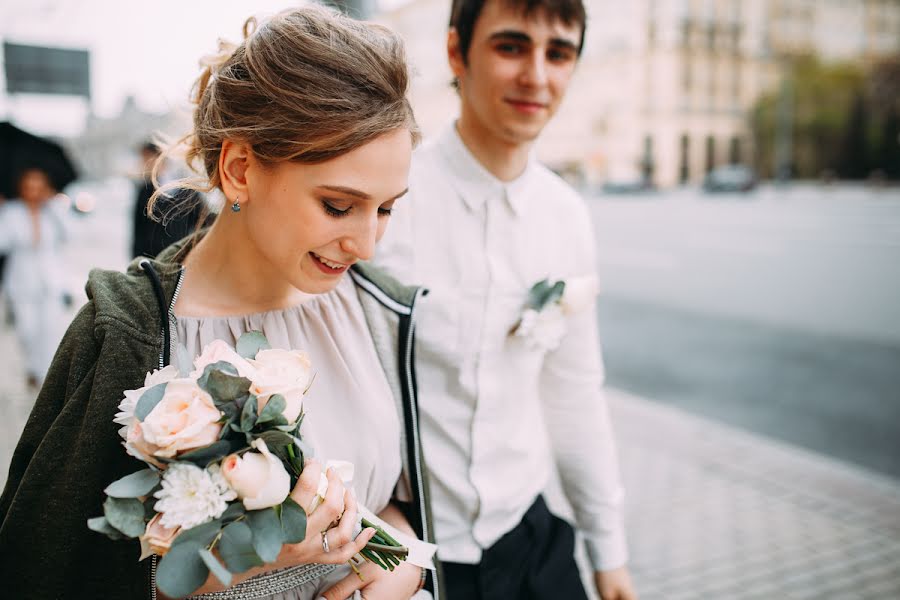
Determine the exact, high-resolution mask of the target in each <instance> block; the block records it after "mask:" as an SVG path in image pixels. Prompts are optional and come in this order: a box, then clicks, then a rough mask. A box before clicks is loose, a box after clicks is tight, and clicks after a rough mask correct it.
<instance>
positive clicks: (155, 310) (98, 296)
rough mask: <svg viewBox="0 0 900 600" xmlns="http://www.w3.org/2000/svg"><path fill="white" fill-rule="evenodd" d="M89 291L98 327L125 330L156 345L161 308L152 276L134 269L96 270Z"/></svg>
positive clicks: (93, 318) (89, 298)
mask: <svg viewBox="0 0 900 600" xmlns="http://www.w3.org/2000/svg"><path fill="white" fill-rule="evenodd" d="M85 292H86V293H87V298H88V303H89V304H90V305H91V307H92V310H91V315H92V320H93V323H92V324H93V326H94V327H95V328H96V327H101V328H104V329H110V328H112V329H125V330H127V331H128V332H129V333H130V334H133V335H135V336H137V338H138V339H140V340H141V341H145V342H147V343H152V344H155V343H156V341H157V338H158V336H159V331H158V330H159V328H160V326H161V324H160V308H159V302H158V300H157V298H156V293H155V290H154V288H153V284H152V282H151V280H150V278H149V276H148V275H146V274H143V273H141V272H140V270H139V269H133V268H129V269H128V271H126V272H121V271H110V270H104V269H92V270H91V272H90V275H88V280H87V284H86V285H85Z"/></svg>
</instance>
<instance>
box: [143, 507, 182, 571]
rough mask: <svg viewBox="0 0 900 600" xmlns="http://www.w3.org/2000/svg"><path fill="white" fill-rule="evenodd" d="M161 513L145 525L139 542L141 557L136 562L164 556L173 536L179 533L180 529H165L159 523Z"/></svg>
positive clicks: (173, 538) (170, 545) (173, 539)
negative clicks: (155, 556) (150, 557)
mask: <svg viewBox="0 0 900 600" xmlns="http://www.w3.org/2000/svg"><path fill="white" fill-rule="evenodd" d="M162 517H163V515H162V513H157V514H156V516H155V517H153V518H152V519H150V522H149V523H147V529H146V530H145V531H144V535H142V536H141V537H140V540H141V557H140V558H139V559H138V560H144V559H145V558H147V557H149V556H152V555H154V554H156V555H157V556H165V555H166V553H167V552H168V551H169V548H171V547H172V542H173V541H175V536H177V535H178V534H179V533H180V532H181V527H165V526H163V525H162V523H160V522H159V521H160V519H162Z"/></svg>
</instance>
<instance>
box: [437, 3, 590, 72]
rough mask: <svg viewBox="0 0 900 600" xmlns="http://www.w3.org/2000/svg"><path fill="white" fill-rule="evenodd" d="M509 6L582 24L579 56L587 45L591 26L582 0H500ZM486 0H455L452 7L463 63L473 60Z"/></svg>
mask: <svg viewBox="0 0 900 600" xmlns="http://www.w3.org/2000/svg"><path fill="white" fill-rule="evenodd" d="M500 1H501V2H503V3H505V4H506V5H507V6H509V7H512V8H517V9H519V10H521V11H522V14H524V15H526V16H531V15H533V14H535V13H537V12H541V13H543V14H544V15H545V16H546V17H547V18H550V19H559V20H560V21H562V22H563V23H565V24H566V25H573V24H574V25H580V26H581V39H580V41H579V42H578V55H579V56H580V55H581V50H582V48H584V31H585V28H586V27H587V14H586V13H585V10H584V4H583V3H582V0H500ZM484 3H485V0H453V5H452V6H451V8H450V27H454V28H456V32H457V33H458V34H459V49H460V51H461V52H462V58H463V62H465V63H468V61H469V46H470V45H471V44H472V32H473V31H475V22H476V21H477V20H478V16H479V15H480V14H481V10H482V9H483V8H484Z"/></svg>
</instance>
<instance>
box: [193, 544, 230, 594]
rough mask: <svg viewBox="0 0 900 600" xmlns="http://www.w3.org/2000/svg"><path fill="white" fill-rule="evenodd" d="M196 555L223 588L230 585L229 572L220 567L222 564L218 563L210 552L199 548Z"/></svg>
mask: <svg viewBox="0 0 900 600" xmlns="http://www.w3.org/2000/svg"><path fill="white" fill-rule="evenodd" d="M197 554H199V555H200V559H201V560H203V563H204V564H205V565H206V567H207V568H208V569H209V570H210V572H211V573H212V574H213V575H215V576H216V579H218V580H219V581H220V582H221V583H222V585H224V586H225V587H228V586H230V585H231V572H230V571H229V570H228V569H226V568H225V567H223V566H222V563H220V562H219V559H217V558H216V556H215V555H214V554H213V553H212V552H210V551H209V550H207V549H206V548H200V549H199V550H197Z"/></svg>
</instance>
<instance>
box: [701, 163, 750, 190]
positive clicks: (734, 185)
mask: <svg viewBox="0 0 900 600" xmlns="http://www.w3.org/2000/svg"><path fill="white" fill-rule="evenodd" d="M755 187H756V173H754V172H753V169H751V168H750V167H747V166H745V165H726V166H722V167H716V168H715V169H713V170H712V171H710V172H709V173H707V174H706V177H705V178H704V179H703V189H704V190H705V191H707V192H713V193H715V192H749V191H751V190H753V189H754V188H755Z"/></svg>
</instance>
